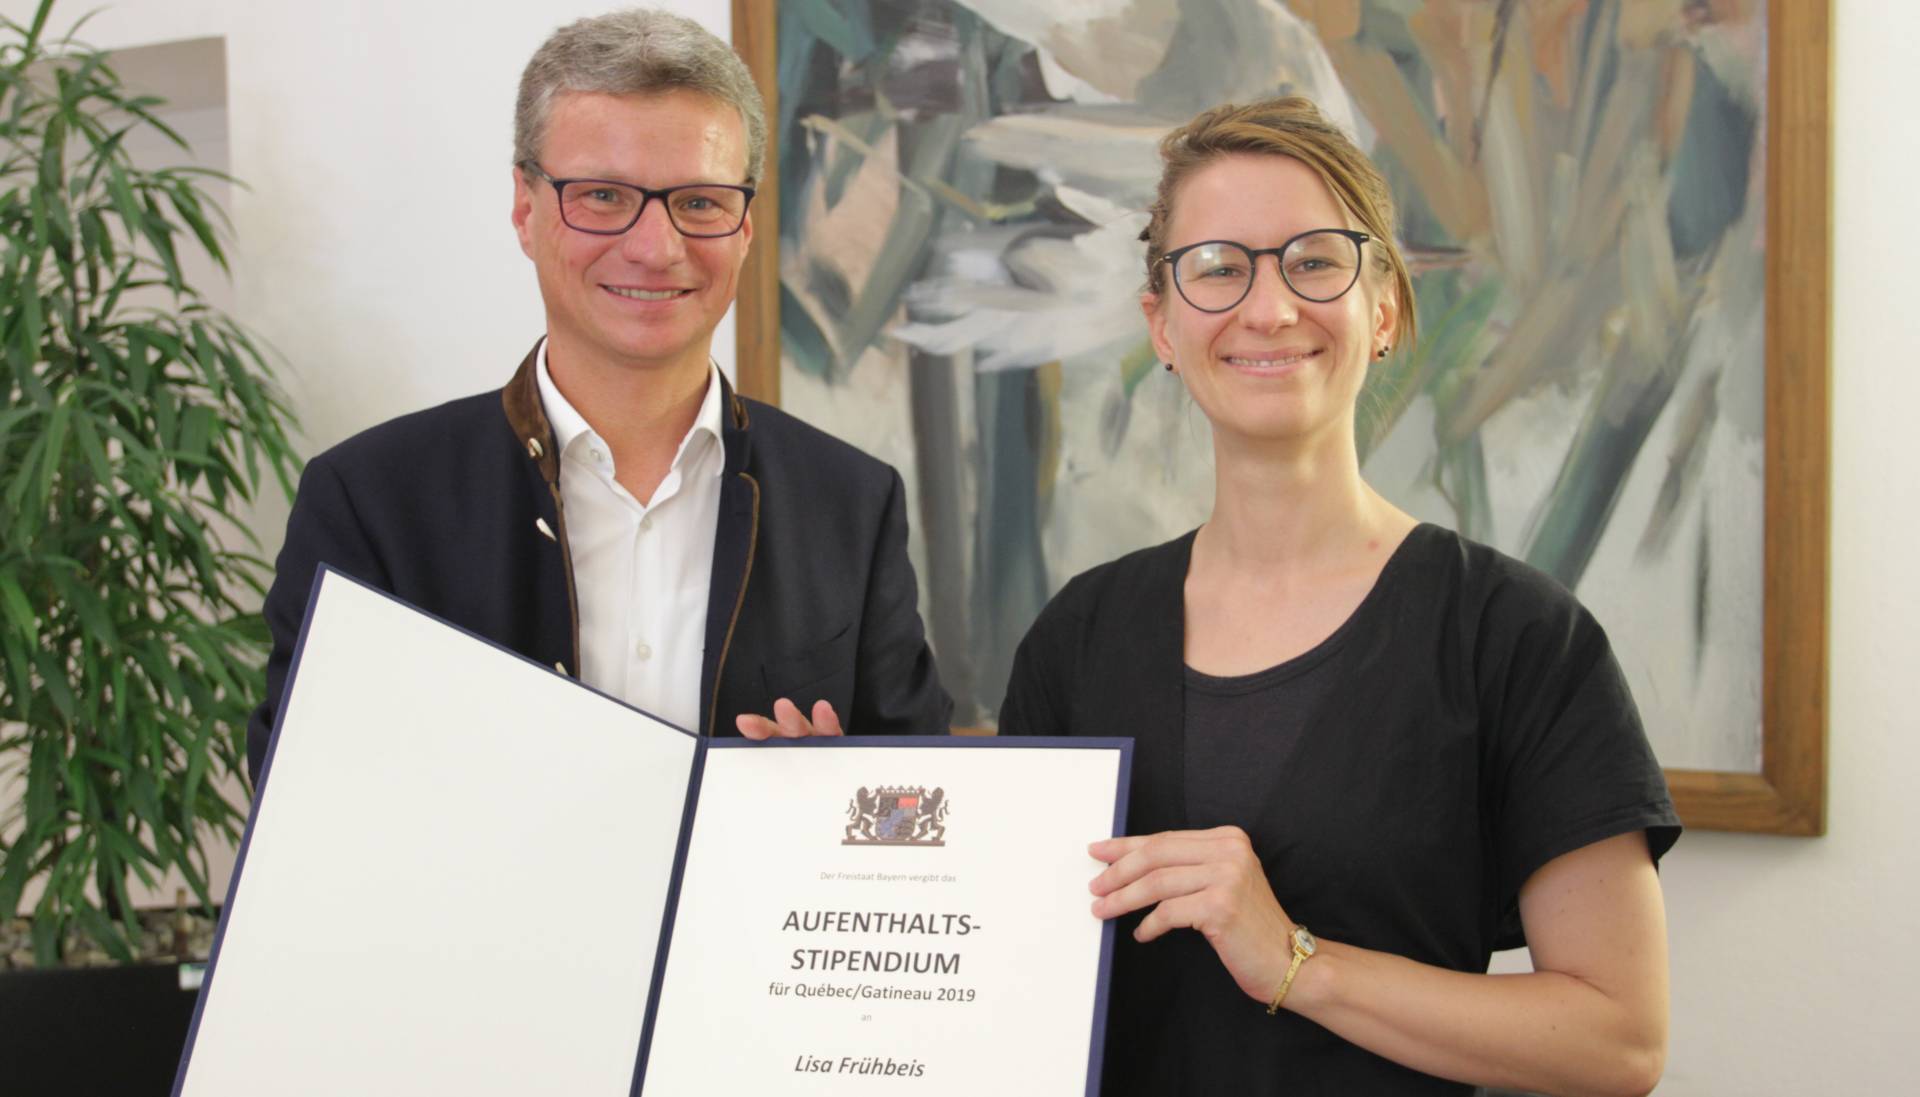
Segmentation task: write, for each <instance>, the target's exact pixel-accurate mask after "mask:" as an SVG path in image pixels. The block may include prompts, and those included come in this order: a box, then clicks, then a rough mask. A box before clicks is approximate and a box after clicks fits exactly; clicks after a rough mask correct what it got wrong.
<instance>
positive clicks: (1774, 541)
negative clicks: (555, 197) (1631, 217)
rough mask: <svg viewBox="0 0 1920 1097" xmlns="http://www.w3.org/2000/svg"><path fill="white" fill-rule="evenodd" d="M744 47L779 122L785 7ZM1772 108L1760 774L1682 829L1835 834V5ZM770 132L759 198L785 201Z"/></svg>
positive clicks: (1715, 775) (773, 305) (1675, 787)
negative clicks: (1831, 570)
mask: <svg viewBox="0 0 1920 1097" xmlns="http://www.w3.org/2000/svg"><path fill="white" fill-rule="evenodd" d="M732 14H733V41H734V46H735V48H736V49H737V50H738V51H739V52H740V54H741V56H742V57H744V58H745V59H746V61H747V63H748V65H749V67H750V68H751V69H752V71H753V73H754V77H755V80H756V81H757V83H758V84H759V86H760V90H761V93H762V94H763V95H764V96H765V97H766V100H767V111H768V115H769V118H770V119H776V118H778V101H779V100H778V96H779V88H778V84H777V80H776V77H775V72H776V65H777V57H778V53H777V40H776V30H777V24H778V14H777V5H776V3H775V0H733V7H732ZM1767 19H1768V25H1767V108H1766V127H1765V141H1766V194H1767V210H1766V233H1767V238H1766V248H1767V251H1766V294H1765V298H1766V328H1765V331H1766V359H1767V360H1766V379H1765V393H1766V427H1765V430H1766V454H1765V460H1764V468H1765V488H1764V490H1765V500H1766V514H1765V521H1764V529H1765V546H1764V559H1765V566H1764V579H1763V584H1762V589H1763V597H1764V599H1765V606H1764V609H1763V625H1762V645H1763V650H1762V656H1761V666H1762V677H1761V682H1762V686H1761V688H1762V691H1763V696H1762V699H1761V706H1760V707H1761V713H1762V725H1763V726H1762V731H1761V750H1762V753H1761V766H1760V772H1758V773H1742V772H1730V771H1717V770H1695V769H1669V770H1668V771H1667V780H1668V783H1669V785H1670V787H1671V789H1672V791H1673V797H1674V800H1675V802H1676V804H1677V805H1678V807H1679V811H1680V815H1681V818H1682V820H1683V821H1684V822H1685V823H1686V824H1687V825H1688V826H1691V827H1699V828H1704V829H1708V830H1730V831H1751V832H1761V833H1772V834H1783V835H1801V836H1814V835H1820V834H1823V833H1825V830H1826V773H1827V764H1826V736H1827V699H1826V690H1827V597H1828V595H1827V574H1828V536H1829V532H1828V511H1829V486H1828V479H1829V465H1830V460H1829V448H1830V447H1829V435H1828V431H1829V387H1830V383H1829V365H1828V359H1829V347H1830V345H1831V343H1830V334H1831V253H1830V249H1831V240H1832V208H1831V206H1832V202H1831V187H1830V177H1831V171H1832V168H1831V164H1832V155H1831V154H1832V147H1831V146H1832V139H1831V133H1830V125H1829V122H1830V119H1831V90H1830V89H1831V56H1832V41H1831V36H1830V34H1831V24H1832V13H1831V0H1770V2H1769V3H1768V5H1767ZM778 136H779V135H778V134H777V133H770V134H769V149H768V157H767V168H768V170H767V176H766V178H765V179H763V180H761V182H760V188H761V191H762V193H763V194H766V195H769V196H771V195H776V194H778V193H779V177H778V159H777V155H776V152H775V149H774V147H773V142H774V141H776V140H777V138H778ZM778 217H779V203H778V202H777V201H763V202H760V203H757V204H756V205H755V206H754V218H755V221H756V224H755V231H756V234H757V235H758V237H759V239H760V240H762V241H765V242H767V243H766V244H763V246H761V247H759V248H755V249H753V251H752V252H751V253H750V254H749V256H748V259H747V266H746V270H745V272H744V273H743V275H742V279H741V287H740V295H739V303H738V305H737V309H738V312H737V320H736V323H737V325H738V328H737V330H738V346H739V352H738V353H739V357H738V365H737V369H738V381H739V386H740V391H741V392H743V393H745V394H747V395H749V396H753V397H755V398H757V399H761V400H765V401H768V402H769V403H776V404H777V403H778V402H779V400H780V315H779V301H780V286H779V274H778V269H779V257H778V255H777V254H776V247H777V241H778V240H779V239H780V231H779V223H778Z"/></svg>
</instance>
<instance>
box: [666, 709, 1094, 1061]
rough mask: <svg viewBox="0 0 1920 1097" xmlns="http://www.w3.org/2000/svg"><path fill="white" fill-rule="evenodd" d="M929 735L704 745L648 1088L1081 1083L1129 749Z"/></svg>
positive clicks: (1090, 1047)
mask: <svg viewBox="0 0 1920 1097" xmlns="http://www.w3.org/2000/svg"><path fill="white" fill-rule="evenodd" d="M890 742H892V743H902V742H908V741H905V740H891V741H890ZM923 742H924V743H926V744H929V745H914V746H905V745H903V746H875V745H859V743H858V740H857V739H856V740H844V741H839V742H835V741H824V742H800V743H791V744H779V745H775V746H772V747H768V746H766V745H757V746H754V747H749V748H743V749H731V748H729V749H718V748H717V749H713V750H710V751H709V752H708V753H707V758H706V768H705V772H704V776H703V777H702V779H701V782H700V792H699V800H698V807H697V809H696V814H695V817H694V826H693V832H692V836H691V840H690V843H689V846H688V849H687V854H686V861H685V868H684V870H683V877H682V882H681V890H680V894H679V900H678V903H677V906H676V910H675V914H674V922H673V927H672V935H671V937H672V939H671V944H670V945H669V947H668V951H667V958H666V966H665V974H664V977H663V983H662V986H661V989H660V991H659V1000H658V1003H657V1006H656V1011H657V1012H656V1019H655V1021H654V1027H653V1031H652V1037H651V1041H650V1043H649V1045H648V1049H647V1057H646V1068H645V1076H644V1078H643V1080H642V1084H643V1089H642V1091H641V1092H642V1093H643V1094H645V1097H687V1095H696V1094H699V1095H706V1094H716V1093H740V1094H745V1093H761V1094H766V1093H780V1094H816V1093H817V1094H859V1093H887V1094H896V1095H897V1094H915V1095H925V1097H934V1095H947V1094H952V1095H960V1094H968V1095H979V1094H1016V1093H1017V1094H1029V1093H1031V1094H1080V1093H1086V1092H1087V1091H1088V1086H1089V1064H1090V1062H1091V1061H1092V1058H1093V1054H1094V1051H1095V1048H1096V1046H1097V1034H1096V1032H1095V1018H1096V1004H1097V1003H1098V1002H1100V1001H1102V1000H1103V999H1102V998H1101V993H1102V988H1101V986H1100V972H1101V950H1102V923H1101V922H1100V920H1098V919H1096V918H1095V917H1094V916H1093V914H1092V913H1091V910H1090V907H1091V905H1092V902H1093V896H1092V894H1091V893H1090V892H1089V891H1088V890H1087V884H1088V881H1090V880H1092V879H1093V877H1094V875H1095V874H1096V873H1098V872H1099V871H1100V869H1101V867H1102V866H1101V865H1100V864H1099V863H1098V862H1096V861H1094V860H1093V859H1092V857H1090V856H1089V855H1088V853H1087V843H1089V842H1091V841H1095V840H1097V839H1100V838H1105V837H1108V836H1111V835H1112V834H1113V833H1114V825H1115V807H1116V797H1117V794H1118V787H1119V781H1120V777H1121V773H1122V758H1123V755H1122V750H1121V749H1120V748H1119V747H1118V745H1117V744H1113V743H1107V744H1105V745H1103V746H1101V747H1097V748H1067V747H1019V746H1010V745H986V743H985V742H984V741H980V740H965V739H931V740H925V741H923ZM841 744H844V745H841ZM932 744H945V745H932Z"/></svg>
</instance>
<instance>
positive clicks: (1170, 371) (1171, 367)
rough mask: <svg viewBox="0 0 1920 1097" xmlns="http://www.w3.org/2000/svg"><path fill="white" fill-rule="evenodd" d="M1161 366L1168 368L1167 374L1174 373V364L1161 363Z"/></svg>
mask: <svg viewBox="0 0 1920 1097" xmlns="http://www.w3.org/2000/svg"><path fill="white" fill-rule="evenodd" d="M1161 364H1162V365H1164V366H1166V367H1167V372H1168V373H1172V372H1173V363H1172V362H1163V363H1161Z"/></svg>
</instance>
